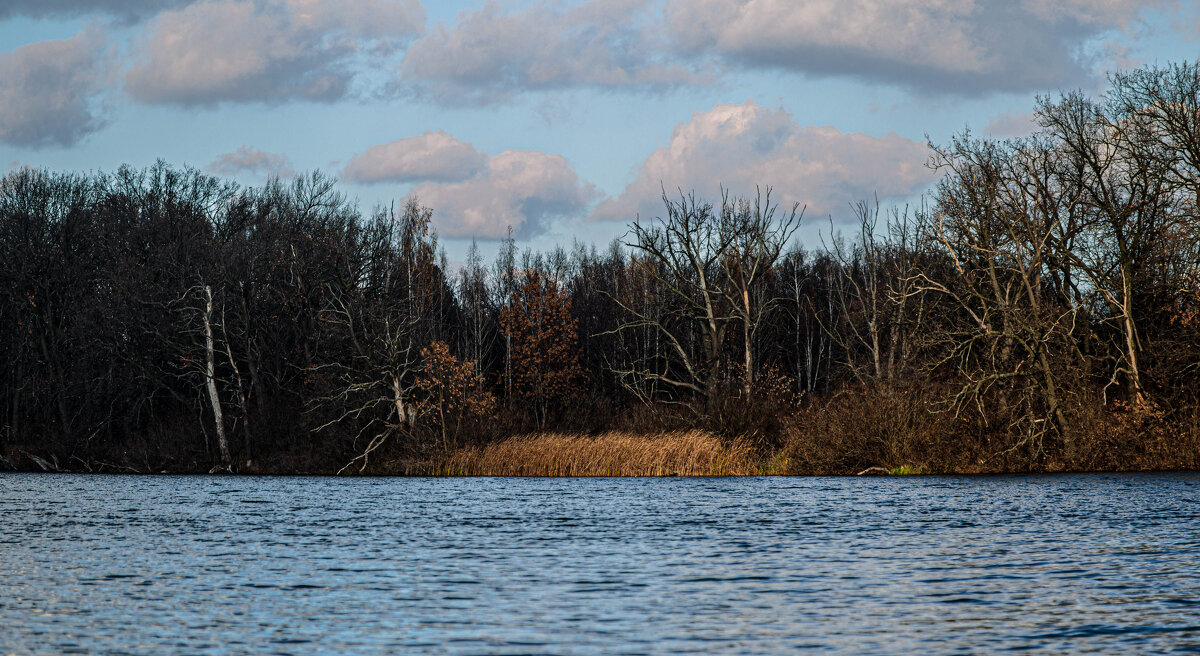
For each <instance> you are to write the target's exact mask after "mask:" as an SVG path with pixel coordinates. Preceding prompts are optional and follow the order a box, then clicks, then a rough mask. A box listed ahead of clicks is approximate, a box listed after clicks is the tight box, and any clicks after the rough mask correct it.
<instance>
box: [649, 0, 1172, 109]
mask: <svg viewBox="0 0 1200 656" xmlns="http://www.w3.org/2000/svg"><path fill="white" fill-rule="evenodd" d="M1164 4H1167V2H1166V0H1150V1H1149V2H1145V1H1141V0H1100V1H1097V2H1093V1H1092V0H1066V1H1064V2H1045V1H1044V0H1022V1H1021V2H1012V1H1011V0H806V1H805V2H803V3H797V2H794V0H672V1H671V2H670V4H669V5H668V7H667V11H666V16H667V18H666V20H667V30H668V32H669V33H670V34H671V35H672V36H673V37H674V39H675V44H676V46H677V47H678V48H679V50H680V51H681V52H683V53H689V54H691V55H709V54H714V53H715V54H718V55H720V56H722V57H723V58H724V59H725V60H726V61H728V62H731V63H736V64H743V65H749V66H762V67H774V68H781V69H786V70H792V71H797V72H802V73H807V74H813V75H850V76H856V77H860V78H864V79H869V80H873V81H881V82H887V83H895V84H899V85H903V86H907V87H910V88H915V89H919V90H922V91H934V92H947V93H962V94H970V93H979V92H987V91H1029V90H1041V89H1048V88H1055V87H1059V86H1063V85H1070V84H1077V83H1079V82H1081V81H1084V80H1086V79H1088V78H1089V77H1090V76H1091V74H1092V68H1093V66H1092V64H1093V62H1091V61H1089V59H1088V58H1087V56H1085V55H1084V54H1082V53H1083V52H1084V50H1085V49H1086V48H1085V46H1087V45H1088V44H1089V43H1090V42H1091V41H1093V40H1095V39H1098V38H1101V37H1103V36H1104V35H1105V34H1109V33H1111V32H1112V31H1119V30H1124V29H1127V28H1128V27H1129V26H1130V25H1131V23H1133V22H1134V21H1136V19H1137V17H1138V15H1139V13H1140V12H1141V11H1142V10H1143V9H1144V8H1145V7H1147V6H1153V5H1164Z"/></svg>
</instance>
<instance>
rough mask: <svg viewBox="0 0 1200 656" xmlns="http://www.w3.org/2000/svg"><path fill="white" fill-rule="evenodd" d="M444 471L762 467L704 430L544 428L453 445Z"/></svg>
mask: <svg viewBox="0 0 1200 656" xmlns="http://www.w3.org/2000/svg"><path fill="white" fill-rule="evenodd" d="M434 471H435V473H437V474H441V475H448V476H744V475H754V474H759V473H764V472H763V468H762V466H761V465H760V464H759V462H758V459H757V458H756V457H755V454H754V453H753V451H752V450H751V448H750V447H749V446H748V445H747V444H746V443H745V442H743V441H740V440H734V441H725V440H721V439H720V438H718V437H715V436H713V435H710V434H708V433H704V432H702V431H695V430H693V431H680V432H674V433H664V434H659V435H635V434H629V433H620V432H608V433H602V434H600V435H594V436H587V435H563V434H556V433H550V434H542V435H527V436H520V437H511V438H508V439H506V440H503V441H500V442H496V443H494V444H489V445H487V446H482V447H465V448H461V449H457V450H455V451H453V452H452V453H451V454H450V455H449V457H448V458H447V459H446V461H445V462H444V463H442V464H441V465H440V466H438V467H436V468H435V470H434Z"/></svg>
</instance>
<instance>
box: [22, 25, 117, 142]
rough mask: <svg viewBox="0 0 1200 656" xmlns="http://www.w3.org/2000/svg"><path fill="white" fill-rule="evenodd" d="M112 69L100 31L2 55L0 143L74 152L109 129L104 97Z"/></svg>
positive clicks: (94, 30) (42, 43)
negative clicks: (102, 103)
mask: <svg viewBox="0 0 1200 656" xmlns="http://www.w3.org/2000/svg"><path fill="white" fill-rule="evenodd" d="M110 66H111V57H110V52H109V50H108V48H107V46H106V45H105V42H104V35H103V34H102V33H101V32H100V30H98V29H95V28H89V29H85V30H83V31H82V32H80V33H79V34H77V35H75V36H73V37H71V38H70V39H62V40H53V41H39V42H37V43H31V44H29V45H27V46H21V47H20V48H17V49H15V50H13V51H11V52H7V53H0V141H3V142H5V143H8V144H12V145H14V146H26V147H32V148H38V147H44V146H51V145H56V146H71V145H74V144H76V143H78V142H79V140H81V139H83V138H84V137H85V136H87V135H88V134H91V133H92V132H95V131H96V130H98V129H100V128H101V127H103V126H104V123H105V119H104V118H103V117H102V116H101V113H100V110H99V107H98V105H99V101H100V98H99V96H100V93H101V91H102V89H103V85H104V82H105V78H106V77H108V75H109V74H110V70H111V69H110Z"/></svg>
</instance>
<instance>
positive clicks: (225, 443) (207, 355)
mask: <svg viewBox="0 0 1200 656" xmlns="http://www.w3.org/2000/svg"><path fill="white" fill-rule="evenodd" d="M212 314H213V301H212V286H210V285H205V286H204V378H205V385H206V387H208V400H209V401H210V402H211V403H212V410H213V422H214V423H215V424H216V426H217V448H219V449H220V450H221V462H223V463H224V464H226V465H228V464H229V463H230V462H232V460H233V459H232V458H231V457H230V456H229V440H228V438H227V437H226V436H225V418H224V416H222V414H221V398H220V397H219V396H217V379H216V357H215V355H214V352H213V332H212Z"/></svg>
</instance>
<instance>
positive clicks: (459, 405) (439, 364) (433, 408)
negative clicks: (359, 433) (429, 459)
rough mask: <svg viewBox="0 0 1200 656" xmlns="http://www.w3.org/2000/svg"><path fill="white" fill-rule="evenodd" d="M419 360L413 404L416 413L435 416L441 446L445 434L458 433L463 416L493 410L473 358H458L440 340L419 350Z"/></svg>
mask: <svg viewBox="0 0 1200 656" xmlns="http://www.w3.org/2000/svg"><path fill="white" fill-rule="evenodd" d="M421 360H422V362H423V363H424V365H423V369H422V371H421V375H420V376H419V377H418V378H417V389H418V390H419V391H420V399H419V400H418V401H417V402H416V403H415V404H414V407H415V409H416V413H417V415H418V416H436V418H437V422H438V426H439V427H440V428H441V432H442V445H443V446H447V445H448V444H449V439H448V435H454V436H457V435H458V434H459V431H460V430H461V429H462V425H463V421H464V420H466V421H469V422H470V421H478V420H480V419H484V418H486V417H489V416H491V415H492V413H493V412H495V409H496V398H495V397H494V396H493V395H492V393H491V392H489V391H487V390H486V389H484V387H483V376H481V375H479V372H478V371H477V370H476V369H477V367H476V364H475V363H474V362H473V361H466V362H463V361H459V359H458V358H456V357H454V354H452V353H450V347H449V346H448V345H447V344H446V343H445V342H443V341H440V340H438V341H435V342H433V343H432V344H430V345H429V346H427V347H425V348H424V349H422V350H421Z"/></svg>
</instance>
